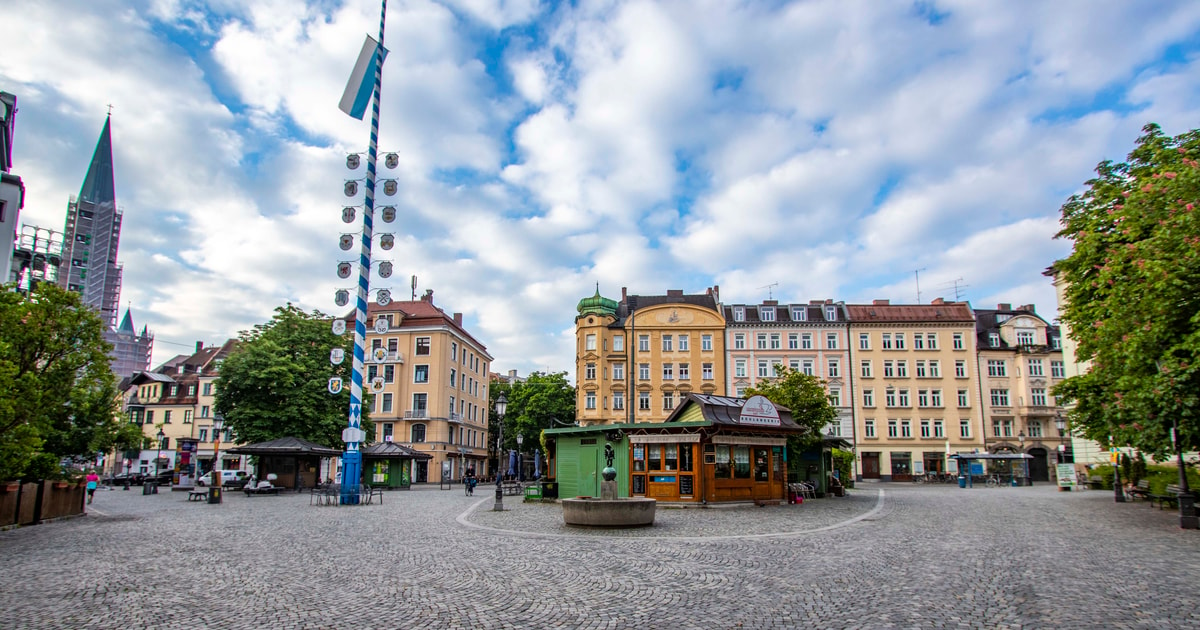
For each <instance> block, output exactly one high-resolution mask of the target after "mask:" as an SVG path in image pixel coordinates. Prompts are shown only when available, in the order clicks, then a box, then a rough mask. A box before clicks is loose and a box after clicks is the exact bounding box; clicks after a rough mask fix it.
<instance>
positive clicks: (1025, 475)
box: [1017, 431, 1029, 485]
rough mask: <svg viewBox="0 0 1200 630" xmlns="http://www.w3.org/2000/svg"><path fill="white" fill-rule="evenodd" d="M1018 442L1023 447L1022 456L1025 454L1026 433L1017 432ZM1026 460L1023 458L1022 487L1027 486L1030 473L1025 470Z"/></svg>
mask: <svg viewBox="0 0 1200 630" xmlns="http://www.w3.org/2000/svg"><path fill="white" fill-rule="evenodd" d="M1017 442H1018V443H1019V444H1020V445H1021V454H1022V455H1024V454H1025V432H1024V431H1018V432H1017ZM1025 466H1026V464H1025V458H1024V457H1022V458H1021V485H1025V480H1026V479H1028V478H1029V473H1028V471H1026V470H1025Z"/></svg>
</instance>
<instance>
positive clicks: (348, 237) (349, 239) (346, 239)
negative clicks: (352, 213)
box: [338, 234, 354, 252]
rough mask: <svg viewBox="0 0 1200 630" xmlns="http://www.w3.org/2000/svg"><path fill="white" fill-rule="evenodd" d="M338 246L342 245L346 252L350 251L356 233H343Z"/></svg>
mask: <svg viewBox="0 0 1200 630" xmlns="http://www.w3.org/2000/svg"><path fill="white" fill-rule="evenodd" d="M338 247H341V248H342V251H344V252H348V251H350V248H351V247H354V235H353V234H343V235H342V237H341V238H339V239H338Z"/></svg>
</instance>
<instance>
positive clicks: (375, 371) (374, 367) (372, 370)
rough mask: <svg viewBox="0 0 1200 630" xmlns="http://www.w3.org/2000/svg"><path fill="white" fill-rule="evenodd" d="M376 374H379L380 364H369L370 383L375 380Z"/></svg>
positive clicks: (368, 380)
mask: <svg viewBox="0 0 1200 630" xmlns="http://www.w3.org/2000/svg"><path fill="white" fill-rule="evenodd" d="M376 376H379V366H378V365H368V366H367V379H366V381H367V382H368V383H370V382H371V381H373V380H375V377H376Z"/></svg>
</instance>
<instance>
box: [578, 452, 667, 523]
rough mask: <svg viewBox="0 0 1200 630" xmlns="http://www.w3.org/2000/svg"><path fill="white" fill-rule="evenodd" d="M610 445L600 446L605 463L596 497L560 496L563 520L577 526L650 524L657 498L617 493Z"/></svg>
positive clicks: (652, 521) (615, 473)
mask: <svg viewBox="0 0 1200 630" xmlns="http://www.w3.org/2000/svg"><path fill="white" fill-rule="evenodd" d="M615 455H616V453H615V452H614V451H613V447H612V444H609V443H606V444H605V445H604V458H605V460H606V462H607V464H608V465H607V466H606V467H605V468H604V470H603V471H602V472H601V475H602V476H603V478H604V480H603V481H601V482H600V498H599V499H597V498H594V497H577V498H574V499H562V508H563V521H564V522H566V524H567V525H577V526H581V527H647V526H649V525H653V524H654V507H655V505H657V503H658V502H657V501H655V500H654V499H647V498H645V497H632V498H622V497H618V496H617V481H616V479H617V470H616V469H615V468H613V457H614V456H615Z"/></svg>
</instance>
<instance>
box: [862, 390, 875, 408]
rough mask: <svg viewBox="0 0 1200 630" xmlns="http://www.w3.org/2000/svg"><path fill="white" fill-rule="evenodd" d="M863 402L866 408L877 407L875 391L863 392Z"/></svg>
mask: <svg viewBox="0 0 1200 630" xmlns="http://www.w3.org/2000/svg"><path fill="white" fill-rule="evenodd" d="M862 400H863V406H864V407H874V406H875V390H873V389H864V390H862Z"/></svg>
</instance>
